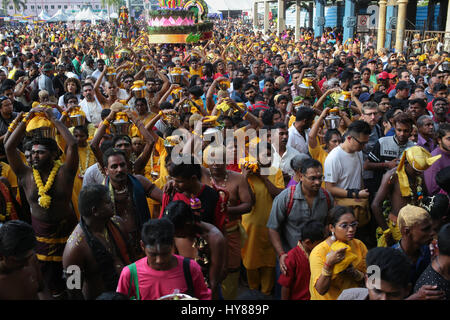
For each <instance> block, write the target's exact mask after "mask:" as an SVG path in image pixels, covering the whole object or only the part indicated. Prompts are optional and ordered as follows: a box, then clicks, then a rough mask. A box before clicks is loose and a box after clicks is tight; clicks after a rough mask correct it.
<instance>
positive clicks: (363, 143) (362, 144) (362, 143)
mask: <svg viewBox="0 0 450 320" xmlns="http://www.w3.org/2000/svg"><path fill="white" fill-rule="evenodd" d="M350 137H352V138H353V139H355V141H356V142H358V143H359V145H360V146H365V145H366V144H367V143H368V142H369V141H363V142H361V141H359V140H358V139H357V138H355V137H354V136H350Z"/></svg>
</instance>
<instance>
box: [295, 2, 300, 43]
mask: <svg viewBox="0 0 450 320" xmlns="http://www.w3.org/2000/svg"><path fill="white" fill-rule="evenodd" d="M300 10H301V7H300V1H299V0H297V1H296V2H295V42H297V41H299V40H300Z"/></svg>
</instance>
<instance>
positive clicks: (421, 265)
mask: <svg viewBox="0 0 450 320" xmlns="http://www.w3.org/2000/svg"><path fill="white" fill-rule="evenodd" d="M400 241H401V240H400ZM400 241H399V242H397V243H396V244H394V245H393V246H392V248H394V249H397V250H400V251H401V252H403V253H405V252H404V251H403V249H402V247H401V246H400ZM408 260H409V259H408ZM410 263H411V264H412V261H410ZM430 263H431V253H430V248H429V247H428V245H423V246H422V247H420V255H419V258H417V261H416V263H415V264H412V265H411V283H412V284H413V287H414V284H415V283H416V281H417V279H419V277H420V275H421V274H422V272H424V271H425V269H426V268H427V267H428V265H429V264H430Z"/></svg>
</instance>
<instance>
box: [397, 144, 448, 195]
mask: <svg viewBox="0 0 450 320" xmlns="http://www.w3.org/2000/svg"><path fill="white" fill-rule="evenodd" d="M440 157H441V155H437V156H434V157H433V156H431V154H430V153H429V152H428V151H427V150H425V149H424V148H422V147H419V146H413V147H411V148H408V149H406V150H405V151H404V152H403V154H402V157H401V159H400V163H399V165H398V167H397V175H398V182H399V184H400V191H401V193H402V196H403V197H409V196H410V195H411V194H412V191H411V188H410V186H409V181H408V175H407V174H406V171H405V166H406V165H405V161H406V160H408V163H409V164H410V165H411V166H412V167H413V169H414V170H416V171H420V172H422V171H425V170H427V169H428V168H429V167H431V165H432V164H433V163H434V162H435V161H436V160H438V159H439V158H440Z"/></svg>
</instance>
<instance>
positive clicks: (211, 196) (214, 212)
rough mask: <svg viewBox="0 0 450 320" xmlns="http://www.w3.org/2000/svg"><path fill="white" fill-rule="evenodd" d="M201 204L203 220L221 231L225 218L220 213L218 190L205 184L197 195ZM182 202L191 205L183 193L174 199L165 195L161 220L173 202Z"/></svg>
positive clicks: (176, 195)
mask: <svg viewBox="0 0 450 320" xmlns="http://www.w3.org/2000/svg"><path fill="white" fill-rule="evenodd" d="M195 197H196V198H198V199H199V200H200V202H201V209H200V216H201V220H202V221H204V222H207V223H211V224H213V225H215V226H216V227H217V228H218V229H219V230H222V227H223V225H224V223H225V216H224V215H223V214H222V213H221V211H220V201H219V200H220V199H219V194H218V192H217V191H216V190H214V189H213V188H211V187H210V186H207V185H206V184H204V185H203V186H202V188H201V190H200V192H199V193H198V194H196V195H195ZM177 200H181V201H184V202H185V203H186V204H187V205H190V204H191V202H190V199H189V198H188V197H186V196H185V195H184V194H183V193H178V192H177V193H175V195H174V196H173V198H172V199H170V196H169V195H168V194H166V193H164V194H163V199H162V203H161V212H160V215H159V218H160V219H161V218H162V217H163V215H164V209H165V208H166V206H167V205H168V204H169V202H171V201H177Z"/></svg>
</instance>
